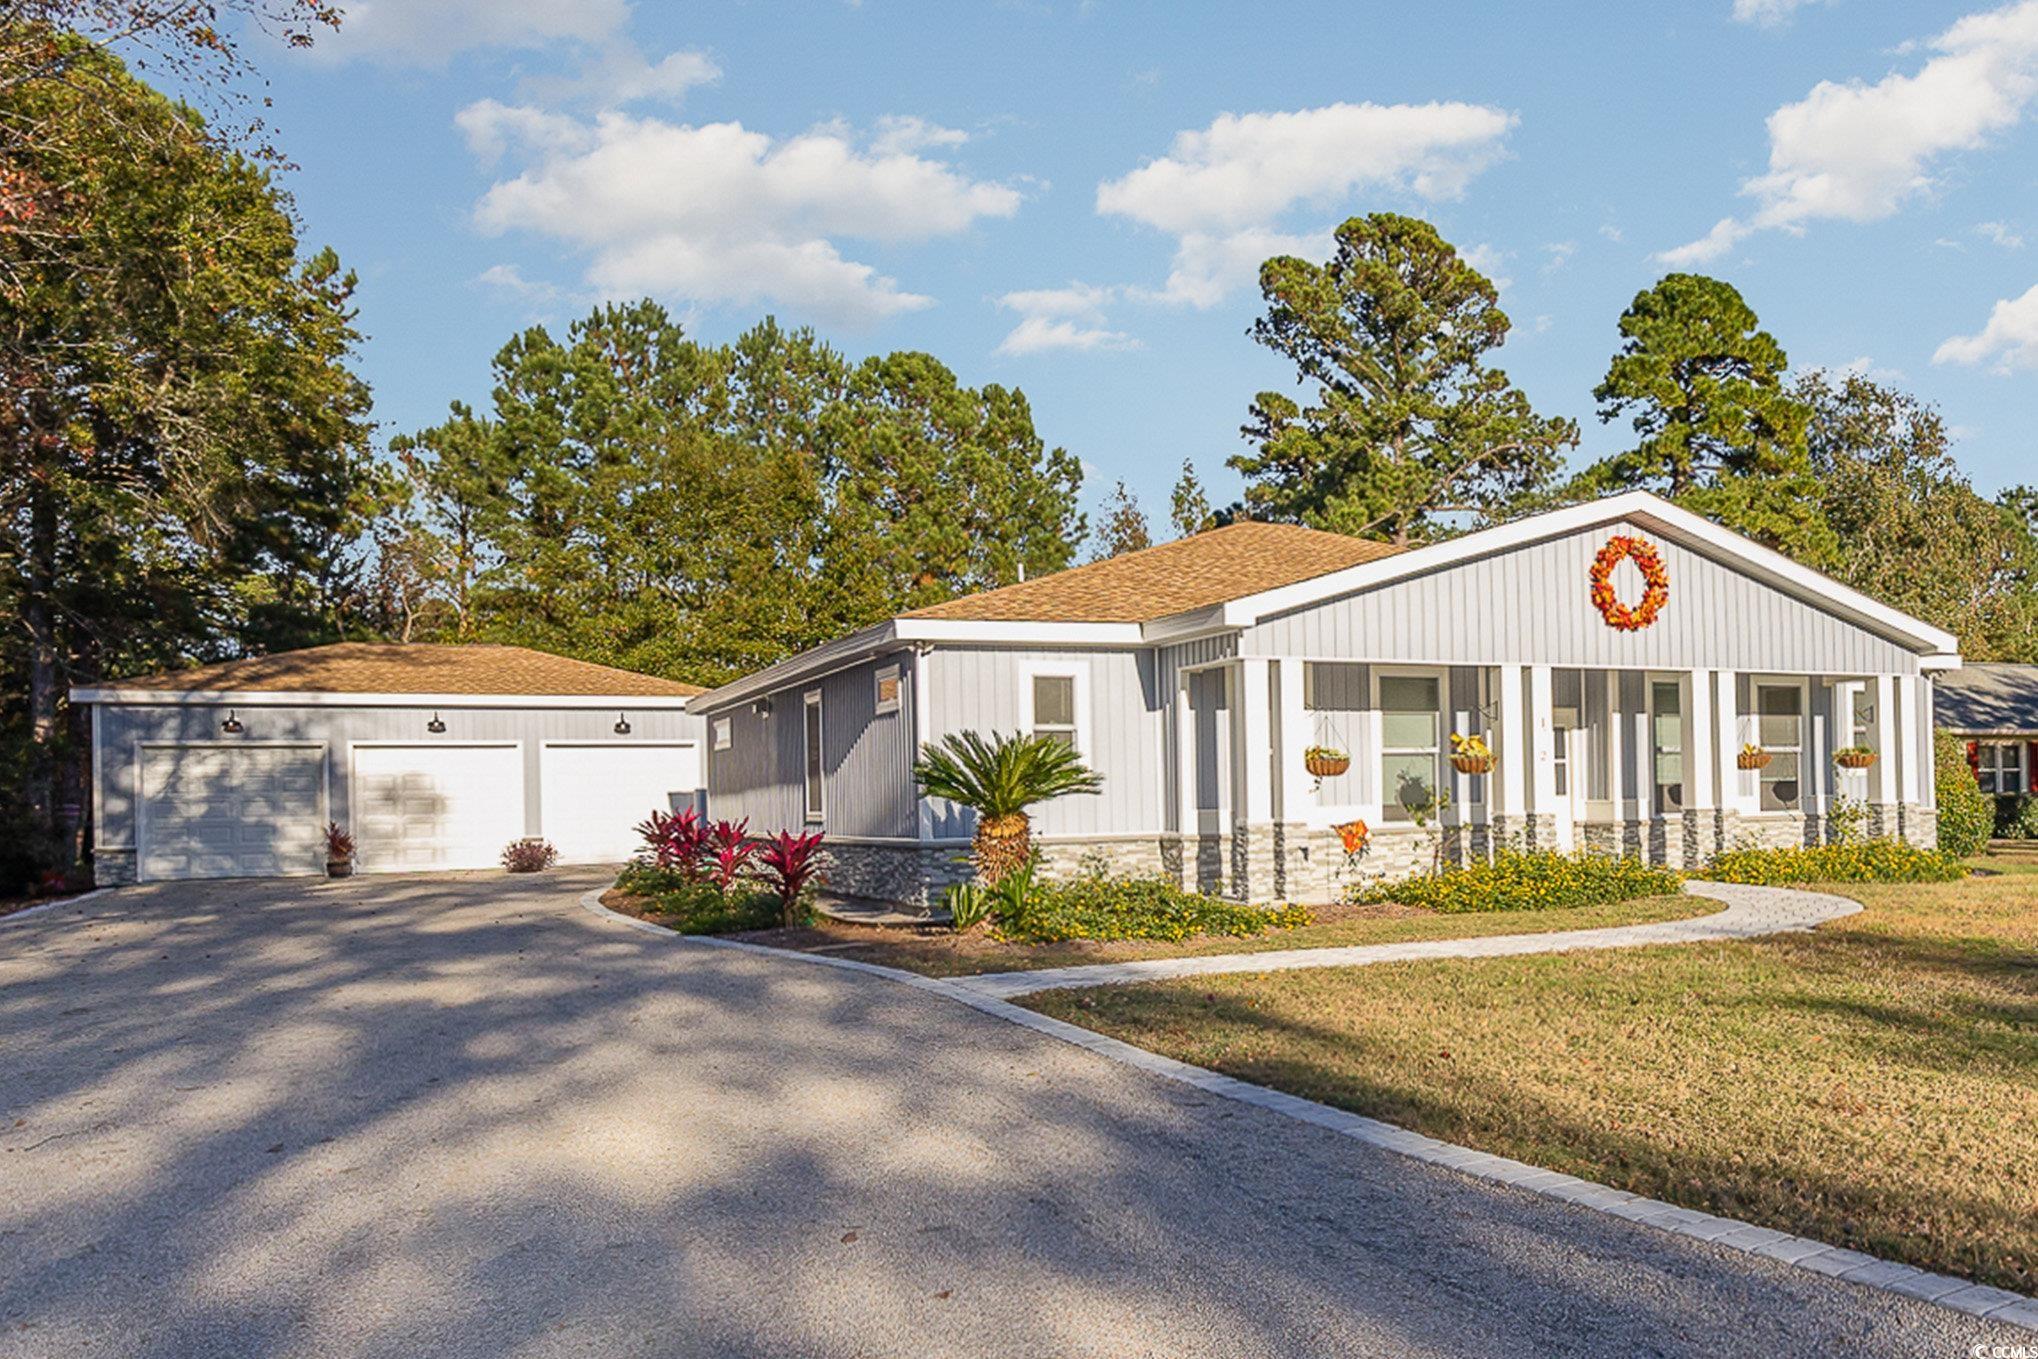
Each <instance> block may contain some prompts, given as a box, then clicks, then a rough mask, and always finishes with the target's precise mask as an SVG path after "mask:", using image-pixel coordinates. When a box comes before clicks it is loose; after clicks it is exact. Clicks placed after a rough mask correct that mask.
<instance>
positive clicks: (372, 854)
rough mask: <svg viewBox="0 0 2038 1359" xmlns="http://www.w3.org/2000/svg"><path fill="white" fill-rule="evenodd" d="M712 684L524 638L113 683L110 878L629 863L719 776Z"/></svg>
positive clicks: (345, 650)
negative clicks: (652, 817)
mask: <svg viewBox="0 0 2038 1359" xmlns="http://www.w3.org/2000/svg"><path fill="white" fill-rule="evenodd" d="M699 692H700V690H698V689H697V688H695V687H694V686H692V685H687V684H679V683H676V682H674V681H671V680H664V679H656V678H653V677H652V676H649V675H639V674H635V673H633V672H630V671H627V670H616V669H613V668H611V667H609V666H603V665H592V664H589V663H588V662H585V661H575V660H568V659H566V658H565V657H561V656H552V655H548V654H546V653H544V652H541V651H532V650H529V649H527V648H524V647H513V646H429V645H422V644H394V643H389V644H384V643H364V642H343V643H339V644H336V645H333V646H324V647H313V648H310V649H308V650H305V651H293V652H287V653H284V654H282V655H277V656H262V657H255V658H251V659H247V660H239V661H228V662H225V663H223V664H220V665H210V666H203V667H200V668H197V669H193V670H185V671H180V672H177V673H174V674H168V675H156V676H151V677H149V678H146V679H138V680H130V681H126V682H123V683H120V684H114V685H107V686H103V687H100V688H95V689H79V690H76V691H74V692H73V694H72V699H73V701H75V702H79V703H89V704H91V705H92V742H93V773H94V777H93V791H92V797H93V803H92V826H93V840H94V844H93V867H94V873H95V876H96V877H97V879H98V881H99V882H100V883H102V884H105V883H122V882H134V881H136V880H141V881H155V880H162V879H167V878H230V877H273V876H284V875H289V874H313V873H321V872H323V871H324V865H325V835H324V829H325V825H326V823H327V822H328V821H337V822H339V823H340V824H341V825H342V826H344V827H346V828H347V830H349V831H350V832H352V834H353V836H354V838H355V841H356V842H357V850H356V857H355V862H356V866H357V867H358V869H359V870H360V871H361V872H364V873H403V872H430V871H434V870H440V869H454V868H491V867H494V866H495V865H496V864H497V863H498V862H499V860H500V857H501V854H502V850H503V847H504V846H505V845H507V844H508V843H509V842H510V841H512V840H515V839H518V838H521V837H523V836H527V835H536V836H543V837H544V838H546V839H548V840H550V841H551V842H552V843H553V844H554V845H556V846H557V847H558V849H559V857H560V861H561V862H563V863H610V862H615V861H618V860H621V859H624V858H627V857H628V856H629V854H630V852H631V850H632V849H633V848H634V847H635V843H636V836H635V835H634V833H633V831H632V827H633V826H635V825H636V823H637V822H639V821H641V820H643V819H644V817H645V815H646V814H647V813H649V812H650V811H651V810H653V809H654V808H671V807H677V806H685V805H688V804H689V803H691V802H693V801H695V800H696V799H697V798H698V797H699V796H700V791H699V790H700V788H701V785H702V782H703V780H702V779H701V735H702V726H701V721H700V719H698V718H695V717H690V716H688V715H687V712H686V701H687V699H688V698H690V697H691V696H693V695H694V694H697V693H699Z"/></svg>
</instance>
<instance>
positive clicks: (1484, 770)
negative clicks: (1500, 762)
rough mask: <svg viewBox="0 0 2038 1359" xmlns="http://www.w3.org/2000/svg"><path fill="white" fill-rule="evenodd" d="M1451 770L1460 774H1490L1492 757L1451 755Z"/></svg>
mask: <svg viewBox="0 0 2038 1359" xmlns="http://www.w3.org/2000/svg"><path fill="white" fill-rule="evenodd" d="M1451 768H1453V769H1455V770H1457V771H1458V772H1459V773H1460V774H1491V773H1492V772H1493V757H1492V756H1491V755H1453V756H1451Z"/></svg>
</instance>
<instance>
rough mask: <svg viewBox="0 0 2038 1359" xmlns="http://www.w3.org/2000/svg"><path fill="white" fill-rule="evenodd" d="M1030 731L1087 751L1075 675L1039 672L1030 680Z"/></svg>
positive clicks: (1063, 672)
mask: <svg viewBox="0 0 2038 1359" xmlns="http://www.w3.org/2000/svg"><path fill="white" fill-rule="evenodd" d="M1026 698H1027V717H1026V729H1027V730H1028V731H1030V732H1032V733H1033V734H1034V735H1035V736H1047V737H1052V738H1053V739H1055V740H1057V741H1062V742H1064V743H1066V744H1067V745H1068V746H1069V747H1070V748H1072V749H1075V750H1081V749H1082V748H1083V739H1082V730H1081V720H1080V709H1081V701H1080V696H1079V695H1078V693H1077V685H1076V675H1075V674H1074V672H1072V671H1066V670H1063V671H1036V672H1035V673H1033V674H1032V675H1030V676H1028V678H1027V695H1026Z"/></svg>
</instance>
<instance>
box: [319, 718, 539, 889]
mask: <svg viewBox="0 0 2038 1359" xmlns="http://www.w3.org/2000/svg"><path fill="white" fill-rule="evenodd" d="M353 765H354V779H353V798H354V824H353V826H352V828H351V829H352V830H353V832H354V839H355V842H356V845H355V855H356V862H357V863H358V864H359V866H360V868H361V871H362V872H364V873H408V872H429V871H431V870H433V869H440V868H494V867H496V866H498V865H499V864H501V862H502V851H503V847H504V846H505V845H507V844H509V842H510V841H512V840H515V839H518V838H519V837H521V836H522V835H523V833H524V752H523V749H522V747H520V746H517V745H513V744H505V745H425V744H420V745H400V746H383V745H375V746H355V747H354V755H353Z"/></svg>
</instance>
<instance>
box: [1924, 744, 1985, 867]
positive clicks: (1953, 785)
mask: <svg viewBox="0 0 2038 1359" xmlns="http://www.w3.org/2000/svg"><path fill="white" fill-rule="evenodd" d="M1932 761H1933V765H1934V766H1935V767H1934V769H1933V774H1932V780H1933V787H1934V788H1935V789H1936V790H1937V793H1938V802H1939V848H1940V849H1943V850H1945V851H1946V852H1947V853H1948V854H1951V855H1953V856H1955V857H1956V858H1961V859H1968V858H1972V857H1973V856H1975V855H1977V854H1979V853H1981V852H1982V851H1983V850H1984V849H1986V848H1988V837H1989V832H1990V831H1992V830H1994V829H1995V820H1996V809H1995V804H1994V803H1993V802H1991V801H1990V799H1989V795H1988V794H1987V793H1984V792H1982V791H1981V785H1980V784H1978V783H1976V782H1975V781H1974V769H1973V767H1972V766H1971V765H1969V764H1968V763H1967V744H1966V742H1964V741H1962V740H1960V739H1959V738H1958V737H1956V736H1949V735H1947V734H1946V733H1945V732H1943V731H1942V732H1938V733H1936V734H1934V736H1933V737H1932Z"/></svg>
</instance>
